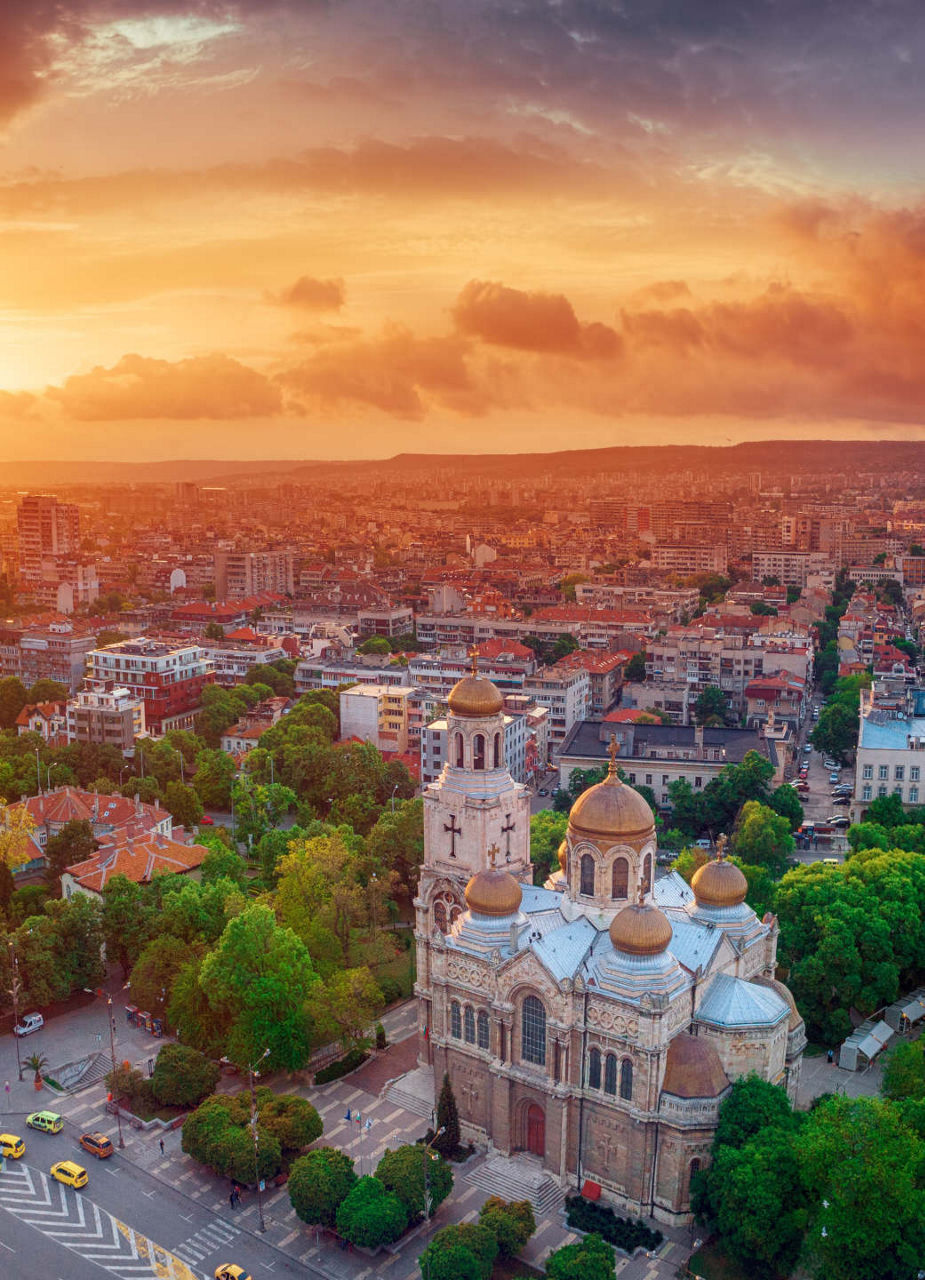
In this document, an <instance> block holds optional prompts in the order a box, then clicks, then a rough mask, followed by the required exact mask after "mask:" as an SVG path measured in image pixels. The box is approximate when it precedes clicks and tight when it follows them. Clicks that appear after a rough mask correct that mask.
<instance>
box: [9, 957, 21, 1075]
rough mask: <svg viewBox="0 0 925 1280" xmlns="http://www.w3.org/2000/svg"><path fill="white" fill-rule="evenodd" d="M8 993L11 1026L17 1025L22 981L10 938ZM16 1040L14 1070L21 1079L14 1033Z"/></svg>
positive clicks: (17, 1037)
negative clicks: (10, 1001) (11, 998)
mask: <svg viewBox="0 0 925 1280" xmlns="http://www.w3.org/2000/svg"><path fill="white" fill-rule="evenodd" d="M9 947H10V995H11V996H12V997H13V1026H14V1027H17V1026H19V992H20V989H21V988H22V982H21V981H20V978H19V961H18V960H17V958H16V952H15V951H14V950H13V941H12V939H10V943H9ZM13 1039H14V1040H15V1041H16V1070H17V1071H18V1072H19V1078H20V1080H22V1058H21V1056H20V1053H19V1036H17V1035H14V1036H13Z"/></svg>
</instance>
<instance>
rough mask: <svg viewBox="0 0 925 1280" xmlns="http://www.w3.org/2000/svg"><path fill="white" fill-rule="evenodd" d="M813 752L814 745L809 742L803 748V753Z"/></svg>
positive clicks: (807, 754)
mask: <svg viewBox="0 0 925 1280" xmlns="http://www.w3.org/2000/svg"><path fill="white" fill-rule="evenodd" d="M812 753H813V748H812V745H811V744H810V743H809V742H807V744H806V746H805V747H804V748H803V754H804V756H811V755H812Z"/></svg>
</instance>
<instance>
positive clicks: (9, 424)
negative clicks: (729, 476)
mask: <svg viewBox="0 0 925 1280" xmlns="http://www.w3.org/2000/svg"><path fill="white" fill-rule="evenodd" d="M923 53H925V24H923V22H922V17H921V12H920V11H919V10H918V8H917V7H916V6H914V5H913V4H911V3H903V2H902V0H897V2H896V3H891V4H889V5H873V4H870V3H860V2H855V3H845V4H841V5H839V6H837V8H834V9H833V8H832V7H831V6H828V5H825V4H821V3H819V4H817V3H809V4H796V3H793V4H790V3H788V4H785V5H779V4H773V5H772V4H770V3H767V4H765V3H761V4H755V5H752V6H746V7H744V9H741V10H740V9H736V8H733V7H732V6H725V5H694V6H677V5H672V4H667V3H665V4H660V5H655V6H652V5H642V4H636V3H631V4H626V5H623V6H621V7H619V8H617V7H616V6H604V5H593V4H589V3H585V4H581V3H571V2H568V0H564V2H563V3H559V4H556V5H551V4H549V5H547V4H542V3H539V2H535V3H527V4H523V5H520V6H517V7H516V8H515V7H514V6H512V5H510V4H505V3H491V2H490V0H481V2H479V3H473V4H466V5H461V4H452V3H439V4H434V5H430V6H427V7H426V9H425V8H423V7H421V6H416V5H412V4H394V5H390V6H388V7H379V6H376V5H374V4H372V3H370V2H369V0H348V2H347V3H342V4H339V5H323V4H318V5H297V4H286V3H274V4H267V3H262V4H257V3H254V2H246V0H237V2H236V3H228V4H224V5H216V4H211V3H208V4H207V3H194V2H188V3H174V2H170V3H168V2H166V0H133V3H131V4H120V5H105V4H97V3H94V2H93V0H68V3H65V4H63V5H58V6H54V7H41V8H39V9H36V7H35V6H34V5H32V4H29V3H26V2H25V0H18V2H17V3H9V4H7V5H6V6H5V8H4V12H3V15H2V16H0V157H2V167H3V178H2V182H0V233H2V234H0V280H2V281H3V288H2V293H0V297H2V304H0V453H2V456H3V457H4V458H5V459H6V460H14V459H19V460H21V459H35V458H42V457H48V458H58V459H66V458H75V459H76V458H83V459H112V460H125V461H144V460H147V459H151V460H155V459H168V458H209V457H215V458H223V457H227V458H236V459H246V458H266V457H278V458H281V459H282V458H287V457H288V458H348V459H349V458H364V457H366V458H376V457H387V456H391V455H394V454H398V453H401V452H404V451H412V452H418V453H468V452H479V453H492V452H501V453H504V452H521V451H526V452H545V451H553V450H556V449H562V448H563V447H566V448H595V447H606V446H611V445H620V444H626V445H639V444H652V443H678V444H684V443H690V444H725V443H730V442H735V441H743V440H752V439H761V438H773V439H788V438H807V437H811V438H823V439H824V438H829V439H838V438H845V439H856V440H879V439H883V438H898V439H907V440H913V439H918V438H921V435H922V428H923V422H925V413H923V400H925V375H923V373H922V370H921V360H920V358H919V354H918V353H919V351H920V348H921V342H922V331H923V326H925V311H923V302H922V298H923V297H925V290H923V284H925V213H923V204H922V190H923V181H925V173H923V162H922V160H921V156H920V154H919V153H918V151H917V150H916V149H915V147H914V146H913V147H910V145H909V143H910V139H911V138H913V137H914V136H915V130H916V128H917V125H918V122H919V121H920V120H921V117H922V108H923V106H925V103H923V97H925V81H923V78H922V77H921V75H920V73H919V72H918V71H917V67H918V66H919V64H920V62H921V58H922V55H923Z"/></svg>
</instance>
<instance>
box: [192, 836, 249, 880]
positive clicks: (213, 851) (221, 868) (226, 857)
mask: <svg viewBox="0 0 925 1280" xmlns="http://www.w3.org/2000/svg"><path fill="white" fill-rule="evenodd" d="M201 873H202V883H203V884H212V883H214V882H215V881H216V880H230V881H231V882H232V884H236V885H238V886H239V887H240V886H243V885H244V884H245V882H246V880H247V864H246V863H245V862H244V861H243V859H242V858H241V857H240V855H239V854H237V853H235V851H234V850H233V849H228V848H225V847H224V846H219V847H218V848H215V847H213V846H210V847H209V852H208V853H207V854H206V856H205V857H204V858H203V860H202V867H201Z"/></svg>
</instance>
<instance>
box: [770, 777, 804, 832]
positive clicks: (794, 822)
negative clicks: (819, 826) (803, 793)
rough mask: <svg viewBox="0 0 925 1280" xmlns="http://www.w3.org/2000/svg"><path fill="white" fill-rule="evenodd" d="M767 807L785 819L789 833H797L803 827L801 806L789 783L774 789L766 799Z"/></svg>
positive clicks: (795, 792) (794, 790)
mask: <svg viewBox="0 0 925 1280" xmlns="http://www.w3.org/2000/svg"><path fill="white" fill-rule="evenodd" d="M768 807H769V808H770V809H773V810H774V812H775V813H779V814H780V816H781V817H782V818H786V819H787V821H788V822H789V823H790V830H791V831H799V829H800V827H801V826H802V825H803V806H802V805H801V804H800V797H799V795H798V794H797V791H796V789H795V788H794V787H791V786H790V785H789V783H784V785H783V786H780V787H775V789H774V790H773V791H772V792H771V795H770V797H769V798H768Z"/></svg>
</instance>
